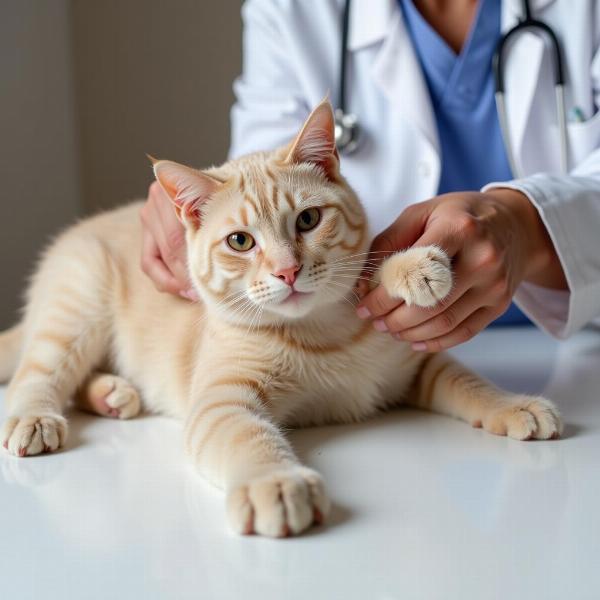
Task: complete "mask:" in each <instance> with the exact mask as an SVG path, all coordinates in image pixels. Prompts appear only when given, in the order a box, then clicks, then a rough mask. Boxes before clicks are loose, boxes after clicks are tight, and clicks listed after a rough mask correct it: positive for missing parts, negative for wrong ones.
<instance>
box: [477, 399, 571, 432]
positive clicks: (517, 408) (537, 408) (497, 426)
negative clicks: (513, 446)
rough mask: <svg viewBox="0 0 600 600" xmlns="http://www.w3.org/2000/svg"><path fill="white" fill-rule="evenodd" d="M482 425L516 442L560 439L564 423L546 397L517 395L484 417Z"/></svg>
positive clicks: (487, 429)
mask: <svg viewBox="0 0 600 600" xmlns="http://www.w3.org/2000/svg"><path fill="white" fill-rule="evenodd" d="M481 425H482V426H483V428H484V429H485V430H486V431H489V432H490V433H495V434H496V435H507V436H508V437H511V438H514V439H516V440H532V439H534V440H549V439H553V438H557V437H560V434H561V432H562V421H561V419H560V415H559V413H558V410H557V408H556V406H554V404H553V403H552V402H550V400H546V399H545V398H534V397H530V396H517V398H516V399H513V400H511V401H510V402H509V403H507V404H506V405H504V406H500V407H498V408H496V409H494V410H492V411H490V413H489V414H488V415H487V416H485V417H484V419H483V421H482V423H481Z"/></svg>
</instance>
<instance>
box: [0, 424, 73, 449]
mask: <svg viewBox="0 0 600 600" xmlns="http://www.w3.org/2000/svg"><path fill="white" fill-rule="evenodd" d="M66 438H67V420H66V419H65V418H64V417H62V416H61V415H57V414H46V415H39V416H33V415H20V416H12V417H8V419H7V420H6V422H5V423H4V426H3V428H2V434H1V439H2V443H3V445H4V447H5V448H6V449H7V450H8V451H9V452H10V453H11V454H14V455H15V456H34V455H35V454H41V453H42V452H53V451H54V450H56V449H58V448H60V447H61V446H62V445H64V443H65V440H66Z"/></svg>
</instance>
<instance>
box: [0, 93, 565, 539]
mask: <svg viewBox="0 0 600 600" xmlns="http://www.w3.org/2000/svg"><path fill="white" fill-rule="evenodd" d="M338 167H339V165H338V156H337V152H336V150H335V144H334V123H333V117H332V111H331V107H330V106H329V104H328V103H327V102H323V103H322V104H320V105H319V106H318V107H317V108H316V109H315V110H314V111H313V113H312V114H311V115H310V117H309V118H308V120H307V122H306V124H305V125H304V127H303V129H302V130H301V132H300V133H299V134H298V136H297V138H296V139H295V140H294V141H293V142H292V143H291V144H290V145H289V146H288V147H286V148H283V149H280V150H278V151H276V152H273V153H257V154H252V155H250V156H246V157H243V158H240V159H238V160H233V161H230V162H228V163H226V164H224V165H223V166H221V167H218V168H212V169H209V170H208V171H204V172H200V171H196V170H193V169H190V168H188V167H184V166H181V165H178V164H176V163H173V162H168V161H158V162H155V163H154V171H155V174H156V177H157V179H158V181H159V182H160V184H161V185H162V187H163V188H164V189H165V190H166V192H167V193H168V194H169V196H170V197H171V198H172V200H173V205H174V208H175V210H176V211H177V214H178V215H179V217H180V219H181V221H182V222H183V223H184V224H185V228H186V242H187V252H188V263H189V274H190V277H191V279H192V281H193V284H194V286H195V288H196V290H197V291H198V294H199V295H200V297H201V298H202V302H201V303H197V304H196V305H190V304H189V303H188V302H186V301H184V300H180V299H178V298H174V297H171V296H169V295H165V294H160V293H158V292H157V291H156V290H155V289H154V288H153V286H152V284H151V283H150V281H149V280H148V279H147V278H146V277H145V276H144V275H143V274H142V271H141V270H140V268H139V265H138V253H139V247H140V243H141V228H140V225H139V222H138V221H139V217H138V213H139V208H140V205H139V204H133V205H131V206H126V207H124V208H121V209H118V210H114V211H111V212H108V213H106V214H102V215H99V216H96V217H93V218H90V219H87V220H85V221H83V222H82V223H79V224H78V225H76V226H74V227H72V228H71V229H69V230H67V231H66V232H65V233H64V234H63V235H61V236H60V237H59V238H58V239H57V241H56V242H55V243H54V244H53V245H52V247H51V248H50V249H49V250H48V251H47V253H46V254H45V256H44V258H43V260H42V262H41V264H40V266H39V269H38V271H37V273H36V275H35V277H34V278H33V281H32V284H31V286H30V289H29V294H28V302H27V307H26V311H25V317H24V320H23V323H22V325H20V326H18V327H16V328H14V329H13V330H11V331H9V332H7V333H4V334H3V335H2V336H1V337H0V378H2V377H4V378H5V379H8V378H9V377H10V376H11V375H12V374H13V373H14V377H13V378H12V381H11V383H10V386H9V388H8V393H7V403H8V404H7V406H8V418H7V421H6V423H5V425H4V431H3V438H2V440H3V441H4V446H5V447H6V448H7V449H8V451H9V452H11V453H12V454H14V455H16V456H26V455H34V454H39V453H41V452H46V451H52V450H56V449H57V448H58V447H60V446H62V445H63V444H64V441H65V437H66V434H67V422H66V420H65V418H64V416H63V411H64V409H65V406H66V404H67V402H68V400H69V399H70V398H72V397H75V401H76V403H78V404H79V405H80V406H83V407H85V408H88V409H92V410H94V411H96V412H97V413H99V414H102V415H105V416H113V417H119V418H122V419H126V418H130V417H134V416H135V415H137V414H138V413H139V412H140V410H141V409H142V407H143V408H144V409H146V410H148V411H151V412H157V413H163V414H168V415H173V416H175V417H178V418H180V419H182V420H184V422H185V429H184V432H185V433H184V435H185V447H186V449H187V452H188V454H189V456H190V457H191V459H192V460H193V461H194V463H195V464H196V465H197V467H198V469H199V470H200V471H201V472H202V473H203V474H204V475H205V476H206V477H208V478H209V479H210V480H212V481H213V482H215V483H216V484H217V485H219V486H221V487H223V488H224V489H225V491H226V493H227V513H228V517H229V521H230V524H231V526H232V527H233V529H234V530H235V531H238V532H240V533H251V532H255V533H258V534H262V535H267V536H285V535H289V534H298V533H300V532H301V531H303V530H305V529H307V528H308V527H310V525H311V524H312V523H314V522H319V521H321V520H322V519H323V518H324V517H325V515H326V513H327V511H328V508H329V503H328V500H327V497H326V495H325V491H324V487H323V483H322V480H321V477H320V475H319V474H317V473H316V472H315V471H313V470H311V469H309V468H307V467H305V466H302V465H301V464H300V463H299V461H298V459H297V458H296V456H295V455H294V452H293V450H292V448H291V447H290V444H289V443H288V441H287V440H286V438H285V436H284V435H283V433H282V431H281V426H286V427H288V426H292V427H295V426H304V425H309V424H316V425H319V424H323V423H347V422H351V421H359V420H361V419H364V418H366V417H368V416H369V415H373V414H375V413H377V412H378V411H380V410H382V409H385V408H387V407H390V406H393V405H397V404H400V403H402V402H406V403H409V404H412V405H415V406H419V407H423V408H426V409H429V410H434V411H436V412H440V413H444V414H448V415H452V416H454V417H457V418H460V419H463V420H464V421H467V422H468V423H470V424H471V425H473V426H475V427H483V428H484V429H486V430H488V431H491V432H492V433H496V434H500V435H509V436H511V437H514V438H516V439H520V440H526V439H530V438H537V439H548V438H552V437H555V436H557V435H558V434H559V433H560V429H561V424H560V419H559V416H558V414H557V412H556V409H555V408H554V407H553V405H552V404H551V403H550V402H548V401H547V400H544V399H542V398H532V397H527V396H518V395H512V394H509V393H507V392H503V391H501V390H499V389H497V388H495V387H493V386H491V385H490V384H488V383H486V382H484V381H482V380H481V379H480V378H478V377H477V376H476V375H474V374H472V373H470V372H469V371H467V370H466V369H465V368H463V367H462V366H460V365H459V364H457V363H456V362H454V361H453V360H452V359H451V358H449V357H448V356H446V355H444V354H437V355H426V354H422V353H421V354H420V353H415V352H413V351H412V350H411V348H410V346H409V345H408V344H404V343H400V342H398V341H396V340H394V339H393V338H392V337H391V336H389V335H387V334H382V333H378V332H377V331H375V330H374V329H373V327H372V325H371V324H370V323H369V322H363V321H360V320H359V319H358V318H357V317H356V316H355V309H354V306H353V305H352V302H351V300H352V298H353V292H352V290H353V286H354V285H355V283H356V281H357V278H358V277H359V274H360V273H361V271H362V269H363V267H364V265H365V263H366V264H370V263H369V262H368V261H367V260H366V259H365V258H364V257H365V256H366V254H365V253H366V251H367V249H368V239H367V224H366V220H365V215H364V213H363V209H362V208H361V205H360V204H359V202H358V200H357V198H356V196H355V194H354V193H353V192H352V190H351V189H350V188H349V186H348V185H347V183H346V182H345V181H344V179H343V178H342V177H341V176H340V174H339V170H338ZM379 277H380V280H381V282H382V284H383V285H384V286H385V288H386V289H387V290H388V292H389V293H390V294H391V295H393V296H395V297H397V298H403V299H404V300H405V301H406V302H407V303H414V304H416V305H418V306H432V305H434V304H435V303H437V302H438V301H439V300H441V299H442V298H443V297H444V296H445V295H446V294H447V293H448V292H449V290H450V288H451V285H452V276H451V271H450V263H449V260H448V258H447V257H446V255H445V254H444V252H443V251H442V250H440V249H439V248H436V247H427V248H412V249H409V250H406V251H405V252H401V253H398V254H395V255H393V256H391V257H389V258H388V259H387V260H386V261H385V262H384V264H383V266H382V268H381V270H380V272H379ZM113 373H114V374H113Z"/></svg>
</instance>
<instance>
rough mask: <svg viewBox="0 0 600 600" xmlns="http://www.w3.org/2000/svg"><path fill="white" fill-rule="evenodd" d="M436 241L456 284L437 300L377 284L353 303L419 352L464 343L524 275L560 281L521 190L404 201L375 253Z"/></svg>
mask: <svg viewBox="0 0 600 600" xmlns="http://www.w3.org/2000/svg"><path fill="white" fill-rule="evenodd" d="M432 244H433V245H437V246H440V247H441V248H442V249H443V250H444V251H445V252H446V253H447V254H448V256H449V257H450V258H451V260H452V268H453V273H454V282H455V283H454V288H453V289H452V291H451V292H450V293H449V294H448V296H447V297H446V298H444V299H443V301H442V302H440V303H439V304H438V305H437V306H435V307H433V308H419V307H416V306H407V305H406V304H404V303H403V302H402V301H398V300H394V299H392V298H390V296H389V295H388V294H387V293H386V292H385V290H384V289H383V287H382V286H378V287H377V288H375V289H374V290H373V291H372V292H370V293H369V294H367V296H365V297H364V298H363V299H362V301H361V302H360V303H359V305H358V307H357V313H358V316H359V317H361V318H373V319H375V321H374V323H373V326H374V327H375V328H376V329H377V330H379V331H388V332H390V333H391V334H392V335H393V336H394V337H395V338H397V339H398V340H402V341H406V342H410V343H412V346H413V349H415V350H418V351H429V352H437V351H439V350H443V349H446V348H450V347H452V346H455V345H457V344H461V343H463V342H466V341H467V340H469V339H470V338H472V337H473V336H474V335H475V334H476V333H478V332H479V331H481V330H482V329H483V328H484V327H486V326H487V325H488V324H489V323H490V322H491V321H493V320H494V319H496V318H497V317H498V316H500V315H501V314H502V313H503V312H504V311H505V310H506V309H507V308H508V306H509V304H510V302H511V299H512V296H513V294H514V292H515V290H516V288H517V287H518V286H519V284H520V283H521V282H523V281H531V282H532V283H536V284H538V285H542V286H544V287H554V288H565V287H566V282H565V278H564V273H563V271H562V267H561V265H560V262H559V260H558V257H557V256H556V252H555V250H554V247H553V245H552V242H551V240H550V238H549V236H548V233H547V231H546V229H545V227H544V225H543V223H542V221H541V219H540V217H539V215H538V212H537V209H536V208H535V206H533V204H532V203H531V202H530V201H529V199H528V198H527V197H526V196H525V195H524V194H522V193H521V192H519V191H516V190H512V189H508V188H496V189H491V190H489V191H487V192H485V193H477V192H460V193H453V194H444V195H442V196H438V197H436V198H432V199H431V200H427V201H425V202H421V203H419V204H415V205H412V206H409V207H408V208H407V209H406V210H404V212H403V213H402V214H401V215H400V216H399V217H398V219H396V221H395V222H394V223H392V225H390V227H388V228H387V229H386V230H385V231H383V232H382V233H381V234H380V235H378V236H377V237H376V238H375V240H374V242H373V244H372V246H371V251H372V252H373V253H376V254H374V255H375V256H377V257H383V256H385V255H386V254H388V253H392V252H395V251H397V250H402V249H405V248H407V247H409V246H413V245H414V246H429V245H432Z"/></svg>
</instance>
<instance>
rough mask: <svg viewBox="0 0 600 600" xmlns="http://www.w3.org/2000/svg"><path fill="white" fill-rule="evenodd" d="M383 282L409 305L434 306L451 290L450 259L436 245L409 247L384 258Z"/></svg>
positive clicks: (390, 291) (391, 291)
mask: <svg viewBox="0 0 600 600" xmlns="http://www.w3.org/2000/svg"><path fill="white" fill-rule="evenodd" d="M380 278H381V284H382V285H383V287H384V288H385V290H386V291H387V293H388V294H389V295H390V296H391V297H392V298H399V299H402V300H404V302H406V304H407V305H408V306H410V305H412V304H414V305H416V306H425V307H427V306H435V305H436V304H437V303H438V302H439V301H440V300H443V299H444V298H445V297H446V296H447V295H448V293H449V292H450V290H451V289H452V271H451V269H450V259H449V258H448V256H447V255H446V253H445V252H444V251H443V250H442V249H440V248H438V247H437V246H424V247H418V248H409V249H408V250H404V251H403V252H398V253H396V254H393V255H392V256H390V257H389V258H387V259H386V260H385V262H384V263H383V265H382V266H381V271H380Z"/></svg>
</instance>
